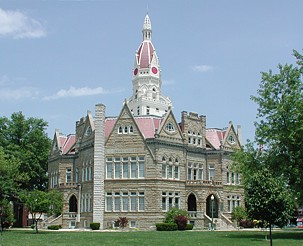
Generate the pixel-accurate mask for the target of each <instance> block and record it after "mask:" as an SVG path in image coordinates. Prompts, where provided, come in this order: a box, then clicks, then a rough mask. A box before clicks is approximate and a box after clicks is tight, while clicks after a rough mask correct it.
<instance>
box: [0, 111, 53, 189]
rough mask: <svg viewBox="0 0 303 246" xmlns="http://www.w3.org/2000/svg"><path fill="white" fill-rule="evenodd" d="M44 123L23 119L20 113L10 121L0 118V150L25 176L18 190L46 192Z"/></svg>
mask: <svg viewBox="0 0 303 246" xmlns="http://www.w3.org/2000/svg"><path fill="white" fill-rule="evenodd" d="M46 127H47V123H46V122H45V121H44V120H43V119H37V118H33V117H30V118H25V116H24V115H23V114H22V112H18V113H13V114H12V115H11V118H10V119H8V118H6V117H1V118H0V146H1V147H2V148H3V151H4V153H5V157H6V159H7V160H16V161H17V162H18V163H19V164H20V165H19V166H18V173H22V174H23V175H26V176H27V178H28V179H27V180H25V179H23V180H19V182H20V183H19V185H20V188H22V189H27V190H33V189H41V190H43V189H46V188H47V176H46V173H47V158H48V153H49V149H50V139H49V138H48V137H47V134H46V132H45V130H46Z"/></svg>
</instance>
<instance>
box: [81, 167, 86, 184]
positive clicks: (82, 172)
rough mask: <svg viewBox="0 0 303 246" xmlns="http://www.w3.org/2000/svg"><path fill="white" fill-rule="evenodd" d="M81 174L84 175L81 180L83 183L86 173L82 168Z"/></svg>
mask: <svg viewBox="0 0 303 246" xmlns="http://www.w3.org/2000/svg"><path fill="white" fill-rule="evenodd" d="M81 174H82V175H81V178H82V179H81V181H82V182H83V181H84V177H85V176H84V174H85V173H84V168H81Z"/></svg>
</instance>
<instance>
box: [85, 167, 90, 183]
mask: <svg viewBox="0 0 303 246" xmlns="http://www.w3.org/2000/svg"><path fill="white" fill-rule="evenodd" d="M85 169H86V178H85V180H86V181H88V180H89V168H88V167H86V168H85Z"/></svg>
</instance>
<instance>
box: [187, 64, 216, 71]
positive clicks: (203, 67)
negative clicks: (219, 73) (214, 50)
mask: <svg viewBox="0 0 303 246" xmlns="http://www.w3.org/2000/svg"><path fill="white" fill-rule="evenodd" d="M192 69H193V70H194V71H195V72H200V73H204V72H208V71H211V70H213V69H214V67H212V66H209V65H197V66H194V67H193V68H192Z"/></svg>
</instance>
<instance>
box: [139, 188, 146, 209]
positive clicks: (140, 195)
mask: <svg viewBox="0 0 303 246" xmlns="http://www.w3.org/2000/svg"><path fill="white" fill-rule="evenodd" d="M144 206H145V204H144V192H139V211H144Z"/></svg>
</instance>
